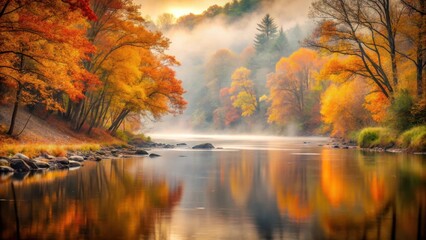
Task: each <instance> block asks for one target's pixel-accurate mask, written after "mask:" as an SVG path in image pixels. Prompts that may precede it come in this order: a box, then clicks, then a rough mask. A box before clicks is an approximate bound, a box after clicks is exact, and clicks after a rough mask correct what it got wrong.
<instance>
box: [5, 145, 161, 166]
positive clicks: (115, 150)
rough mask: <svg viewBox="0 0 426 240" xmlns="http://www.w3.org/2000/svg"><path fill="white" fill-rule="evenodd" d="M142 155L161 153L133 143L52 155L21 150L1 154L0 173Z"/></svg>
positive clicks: (82, 164) (76, 149)
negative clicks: (31, 153) (32, 154)
mask: <svg viewBox="0 0 426 240" xmlns="http://www.w3.org/2000/svg"><path fill="white" fill-rule="evenodd" d="M141 156H147V157H151V158H153V157H159V156H160V155H159V154H156V153H153V152H151V151H149V150H145V149H142V148H139V147H136V146H131V145H112V146H104V147H99V148H97V147H96V146H94V147H93V148H91V149H86V150H84V149H78V148H75V149H73V150H71V149H70V150H68V151H67V152H66V153H65V154H62V153H61V154H54V155H51V154H50V153H49V152H44V153H41V154H39V155H34V156H31V157H30V156H27V155H25V154H23V153H21V152H19V153H15V154H13V155H11V154H10V155H1V154H0V173H8V172H11V173H13V172H29V171H43V170H58V169H69V168H78V167H82V166H84V162H85V161H102V160H104V159H118V158H131V157H141Z"/></svg>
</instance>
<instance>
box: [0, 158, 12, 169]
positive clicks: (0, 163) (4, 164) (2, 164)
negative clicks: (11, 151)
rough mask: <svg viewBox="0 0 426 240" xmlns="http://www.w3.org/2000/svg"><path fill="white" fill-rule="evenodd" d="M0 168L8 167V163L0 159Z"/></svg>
mask: <svg viewBox="0 0 426 240" xmlns="http://www.w3.org/2000/svg"><path fill="white" fill-rule="evenodd" d="M0 166H6V167H9V166H10V164H9V161H7V160H6V159H0Z"/></svg>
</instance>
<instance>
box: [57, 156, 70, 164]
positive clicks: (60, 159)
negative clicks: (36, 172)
mask: <svg viewBox="0 0 426 240" xmlns="http://www.w3.org/2000/svg"><path fill="white" fill-rule="evenodd" d="M53 161H55V162H58V163H60V164H63V165H68V164H69V160H68V158H66V157H56V158H54V159H53Z"/></svg>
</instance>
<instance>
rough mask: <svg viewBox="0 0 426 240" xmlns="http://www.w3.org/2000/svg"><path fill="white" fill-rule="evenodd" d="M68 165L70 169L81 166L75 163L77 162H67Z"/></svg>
mask: <svg viewBox="0 0 426 240" xmlns="http://www.w3.org/2000/svg"><path fill="white" fill-rule="evenodd" d="M68 163H69V164H68V167H70V168H74V167H81V166H82V164H81V163H79V162H77V161H73V160H69V162H68Z"/></svg>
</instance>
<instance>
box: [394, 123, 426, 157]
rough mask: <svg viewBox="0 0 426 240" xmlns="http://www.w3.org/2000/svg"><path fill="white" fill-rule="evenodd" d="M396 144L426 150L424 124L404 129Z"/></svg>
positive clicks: (414, 149) (415, 149)
mask: <svg viewBox="0 0 426 240" xmlns="http://www.w3.org/2000/svg"><path fill="white" fill-rule="evenodd" d="M398 145H399V146H401V147H403V148H409V149H410V150H413V151H426V126H417V127H413V128H411V129H409V130H407V131H405V132H404V133H403V134H402V135H401V136H400V137H399V138H398Z"/></svg>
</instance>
